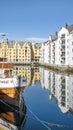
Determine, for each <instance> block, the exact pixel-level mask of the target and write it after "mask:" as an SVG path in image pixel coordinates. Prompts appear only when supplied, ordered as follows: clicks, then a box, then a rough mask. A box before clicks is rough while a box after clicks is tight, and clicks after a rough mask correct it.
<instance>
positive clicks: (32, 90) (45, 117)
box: [0, 66, 73, 130]
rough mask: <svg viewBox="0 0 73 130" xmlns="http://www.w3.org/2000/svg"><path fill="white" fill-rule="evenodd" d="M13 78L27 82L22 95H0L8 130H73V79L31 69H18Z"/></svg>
mask: <svg viewBox="0 0 73 130" xmlns="http://www.w3.org/2000/svg"><path fill="white" fill-rule="evenodd" d="M13 74H14V75H21V77H25V81H24V84H22V86H24V87H23V88H20V89H19V90H18V91H16V90H14V89H11V90H2V91H0V126H1V125H3V128H4V127H5V126H6V128H8V129H4V130H9V129H12V130H73V75H71V74H68V73H59V72H53V71H51V70H48V69H45V68H42V67H31V66H14V70H13ZM22 79H24V78H22ZM18 92H19V93H20V95H21V96H18V97H17V96H16V93H18ZM4 93H5V94H4ZM6 94H7V96H6ZM14 96H15V99H13V98H12V97H14ZM18 98H19V99H18ZM17 101H19V103H18V104H19V106H20V107H18V106H17V105H16V103H17ZM23 103H24V104H25V105H24V104H23ZM12 104H13V105H12ZM1 117H3V118H4V119H5V120H3V118H1ZM9 118H10V119H9ZM6 120H7V121H9V123H8V122H7V123H6ZM11 122H12V125H11V124H10V123H11ZM21 123H22V124H21ZM13 124H14V125H13Z"/></svg>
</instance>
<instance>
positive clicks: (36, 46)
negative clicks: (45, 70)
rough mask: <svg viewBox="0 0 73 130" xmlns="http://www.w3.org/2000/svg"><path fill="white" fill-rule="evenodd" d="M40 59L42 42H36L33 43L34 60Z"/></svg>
mask: <svg viewBox="0 0 73 130" xmlns="http://www.w3.org/2000/svg"><path fill="white" fill-rule="evenodd" d="M39 59H40V44H38V43H36V44H33V45H32V61H33V62H35V63H36V62H39Z"/></svg>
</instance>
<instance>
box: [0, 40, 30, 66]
mask: <svg viewBox="0 0 73 130" xmlns="http://www.w3.org/2000/svg"><path fill="white" fill-rule="evenodd" d="M0 57H6V58H7V59H8V62H11V63H18V64H23V63H31V43H30V42H16V41H7V42H2V43H0Z"/></svg>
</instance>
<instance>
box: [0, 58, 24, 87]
mask: <svg viewBox="0 0 73 130" xmlns="http://www.w3.org/2000/svg"><path fill="white" fill-rule="evenodd" d="M25 83H26V78H25V77H21V76H14V75H13V64H11V63H7V59H6V58H0V88H15V87H20V86H21V87H23V86H25V85H26V84H25Z"/></svg>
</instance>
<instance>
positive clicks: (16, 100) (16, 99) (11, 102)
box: [0, 87, 26, 130]
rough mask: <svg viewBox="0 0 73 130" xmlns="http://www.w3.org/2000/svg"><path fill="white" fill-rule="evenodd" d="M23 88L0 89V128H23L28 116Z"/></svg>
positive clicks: (6, 129)
mask: <svg viewBox="0 0 73 130" xmlns="http://www.w3.org/2000/svg"><path fill="white" fill-rule="evenodd" d="M23 90H24V88H22V87H21V88H17V89H15V88H8V89H0V129H3V130H22V127H23V124H24V122H25V117H26V105H25V103H24V100H23V98H22V92H23Z"/></svg>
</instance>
